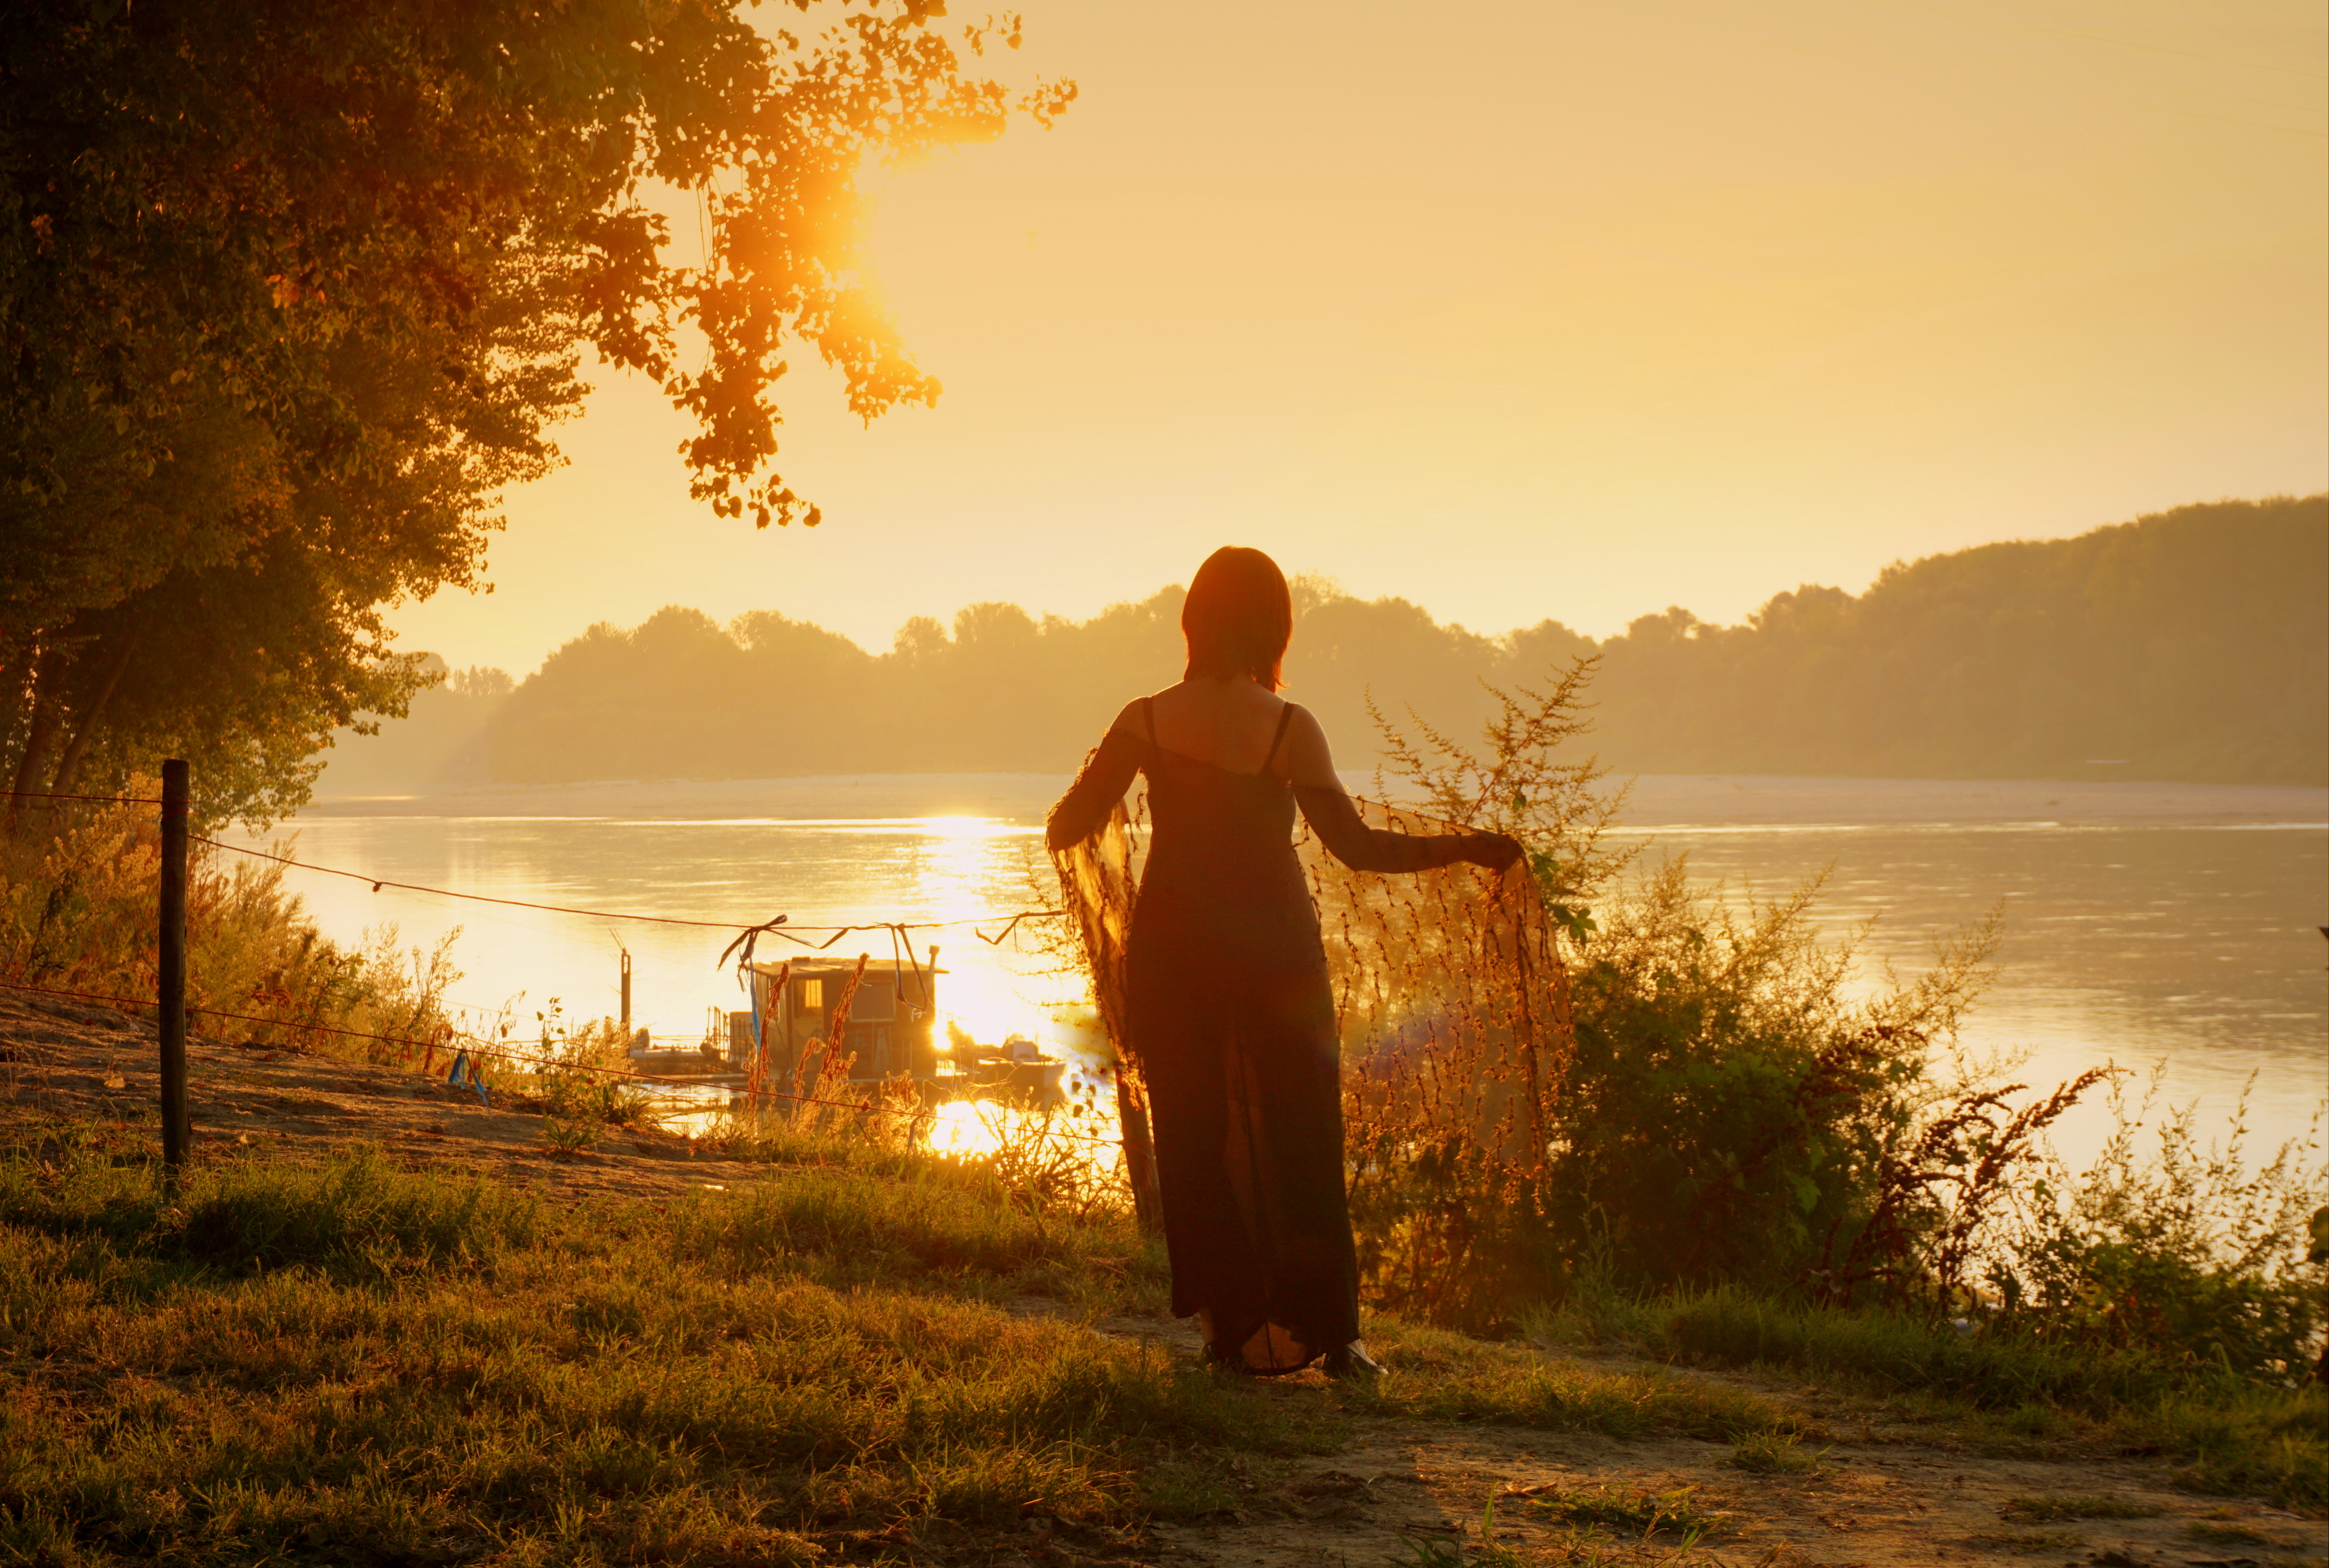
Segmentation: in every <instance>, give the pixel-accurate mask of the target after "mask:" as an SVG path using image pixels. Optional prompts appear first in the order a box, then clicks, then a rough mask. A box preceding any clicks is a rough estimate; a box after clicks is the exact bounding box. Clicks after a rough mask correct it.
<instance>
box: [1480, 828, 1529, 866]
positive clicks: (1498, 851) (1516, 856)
mask: <svg viewBox="0 0 2329 1568" xmlns="http://www.w3.org/2000/svg"><path fill="white" fill-rule="evenodd" d="M1527 855H1528V851H1527V850H1523V849H1522V848H1521V841H1520V840H1518V839H1515V838H1513V836H1512V835H1511V834H1509V833H1475V834H1473V835H1472V842H1471V844H1470V845H1469V846H1468V847H1467V849H1466V854H1465V856H1464V858H1465V859H1467V860H1469V861H1471V862H1472V864H1474V865H1475V866H1485V867H1486V868H1487V869H1489V870H1491V871H1504V870H1508V869H1511V868H1513V867H1514V866H1517V865H1519V864H1520V863H1521V861H1522V860H1523V859H1526V858H1527Z"/></svg>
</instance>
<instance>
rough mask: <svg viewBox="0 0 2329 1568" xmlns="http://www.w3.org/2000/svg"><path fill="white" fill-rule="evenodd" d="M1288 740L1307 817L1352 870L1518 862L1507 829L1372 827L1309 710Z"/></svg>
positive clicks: (1494, 867)
mask: <svg viewBox="0 0 2329 1568" xmlns="http://www.w3.org/2000/svg"><path fill="white" fill-rule="evenodd" d="M1286 739H1287V746H1286V763H1285V768H1284V772H1285V775H1286V779H1287V783H1289V784H1292V785H1293V786H1294V798H1295V800H1296V801H1297V802H1298V803H1300V804H1301V807H1302V817H1303V820H1304V821H1305V822H1308V823H1309V824H1310V831H1313V832H1315V833H1316V834H1317V835H1318V841H1319V842H1320V843H1322V844H1324V845H1325V846H1326V849H1327V851H1328V852H1329V853H1330V854H1332V855H1333V856H1334V859H1337V860H1340V861H1342V862H1343V864H1344V865H1345V866H1348V867H1350V868H1351V869H1353V870H1354V871H1386V872H1390V873H1391V874H1393V875H1398V874H1400V873H1402V872H1410V871H1429V870H1430V869H1433V868H1435V867H1438V866H1452V865H1455V864H1457V863H1458V862H1459V861H1467V860H1468V861H1470V862H1471V863H1472V864H1473V865H1476V866H1485V867H1486V868H1487V869H1489V870H1491V871H1502V870H1504V869H1505V868H1506V867H1508V866H1512V865H1514V864H1516V863H1517V862H1518V861H1519V860H1520V859H1521V857H1522V853H1523V851H1522V850H1521V845H1520V841H1519V840H1517V839H1512V838H1508V837H1506V836H1505V835H1504V834H1503V833H1395V832H1392V831H1390V830H1389V829H1387V828H1370V827H1368V826H1367V825H1366V824H1365V823H1364V822H1361V821H1360V820H1359V808H1358V805H1357V803H1354V802H1353V800H1352V799H1351V797H1350V795H1349V794H1348V793H1346V792H1345V791H1344V788H1343V781H1342V779H1341V778H1340V777H1339V776H1338V775H1336V774H1335V772H1334V751H1333V749H1332V748H1331V747H1330V746H1327V744H1326V732H1325V730H1324V729H1322V728H1319V725H1318V721H1317V719H1315V718H1313V717H1312V716H1311V714H1310V710H1309V709H1306V708H1297V709H1295V710H1294V715H1293V718H1292V719H1291V721H1290V722H1289V723H1288V724H1287V736H1286Z"/></svg>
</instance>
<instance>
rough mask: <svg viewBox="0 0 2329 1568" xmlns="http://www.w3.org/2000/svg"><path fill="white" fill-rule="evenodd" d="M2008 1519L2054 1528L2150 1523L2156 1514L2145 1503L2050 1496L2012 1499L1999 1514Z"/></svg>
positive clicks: (2155, 1509)
mask: <svg viewBox="0 0 2329 1568" xmlns="http://www.w3.org/2000/svg"><path fill="white" fill-rule="evenodd" d="M1998 1511H1999V1512H2000V1513H2002V1514H2004V1516H2006V1517H2007V1518H2009V1519H2019V1520H2022V1521H2023V1522H2025V1523H2029V1524H2033V1525H2045V1524H2054V1523H2057V1522H2060V1521H2062V1520H2067V1519H2151V1518H2156V1517H2157V1516H2158V1515H2159V1510H2158V1509H2157V1508H2155V1507H2152V1506H2151V1505H2150V1504H2148V1503H2133V1502H2129V1501H2127V1500H2126V1498H2094V1497H2072V1496H2059V1495H2053V1494H2049V1495H2047V1496H2044V1497H2036V1498H2008V1499H2007V1500H2006V1502H2005V1505H2004V1507H2001V1508H2000V1509H1999V1510H1998Z"/></svg>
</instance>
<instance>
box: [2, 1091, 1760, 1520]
mask: <svg viewBox="0 0 2329 1568" xmlns="http://www.w3.org/2000/svg"><path fill="white" fill-rule="evenodd" d="M42 1148H43V1153H42V1157H41V1158H40V1159H37V1160H34V1159H26V1158H17V1159H14V1160H0V1562H12V1561H27V1562H35V1563H57V1564H72V1565H81V1564H98V1563H127V1562H133V1561H135V1562H151V1561H167V1562H172V1563H187V1564H198V1565H200V1564H212V1563H217V1564H225V1563H250V1562H257V1561H268V1560H280V1561H300V1562H323V1561H335V1560H349V1561H371V1562H378V1561H394V1562H400V1563H416V1564H419V1563H452V1562H456V1561H458V1562H487V1563H495V1564H528V1563H551V1562H561V1563H564V1562H603V1563H614V1562H632V1561H640V1562H646V1561H674V1562H676V1561H688V1562H693V1563H747V1562H750V1563H761V1562H772V1563H810V1562H813V1561H830V1560H832V1559H834V1558H835V1557H845V1558H851V1559H862V1558H868V1557H882V1556H891V1557H898V1556H906V1555H912V1554H916V1553H917V1552H919V1551H921V1550H922V1549H923V1548H922V1546H919V1545H917V1543H922V1544H924V1545H928V1544H929V1543H930V1542H933V1541H937V1540H938V1539H940V1538H941V1537H943V1538H944V1539H946V1540H947V1541H949V1542H953V1543H955V1544H956V1545H959V1540H958V1535H959V1533H960V1532H962V1531H965V1530H968V1531H971V1532H974V1533H976V1532H981V1531H984V1532H986V1533H987V1534H988V1535H990V1536H995V1538H998V1539H999V1538H1000V1534H1001V1533H1007V1532H1010V1531H1015V1530H1019V1529H1021V1528H1022V1527H1023V1524H1024V1523H1025V1521H1026V1520H1028V1519H1029V1518H1031V1517H1036V1518H1042V1519H1044V1520H1048V1521H1051V1524H1052V1526H1053V1527H1054V1528H1055V1529H1057V1530H1059V1531H1063V1532H1067V1534H1066V1535H1063V1536H1061V1545H1062V1546H1064V1547H1070V1548H1072V1549H1073V1550H1074V1551H1076V1552H1078V1553H1081V1554H1089V1555H1098V1556H1099V1557H1102V1558H1110V1557H1117V1556H1121V1555H1122V1554H1123V1553H1124V1552H1125V1551H1127V1550H1128V1549H1129V1548H1128V1547H1127V1542H1133V1541H1136V1539H1137V1538H1138V1535H1139V1532H1140V1531H1141V1530H1143V1529H1144V1528H1145V1527H1146V1522H1147V1521H1148V1520H1150V1519H1152V1518H1175V1517H1178V1518H1193V1517H1207V1516H1217V1515H1219V1514H1221V1512H1223V1511H1224V1510H1228V1509H1231V1508H1234V1507H1236V1506H1237V1499H1238V1498H1239V1497H1240V1493H1241V1490H1242V1489H1244V1488H1241V1487H1240V1483H1239V1482H1238V1480H1237V1479H1236V1477H1237V1475H1238V1474H1239V1473H1240V1470H1239V1467H1240V1465H1241V1464H1242V1462H1243V1460H1244V1458H1245V1457H1246V1456H1254V1457H1256V1458H1257V1459H1268V1458H1272V1457H1275V1458H1276V1459H1278V1460H1283V1459H1285V1458H1287V1457H1289V1456H1295V1455H1299V1454H1304V1453H1315V1452H1321V1451H1332V1450H1334V1448H1336V1447H1338V1446H1339V1445H1340V1444H1341V1443H1342V1442H1344V1441H1345V1434H1346V1432H1347V1430H1348V1422H1349V1421H1350V1419H1351V1418H1352V1417H1353V1416H1354V1415H1359V1414H1366V1413H1400V1412H1410V1413H1421V1414H1434V1415H1446V1414H1450V1413H1460V1414H1461V1416H1462V1417H1463V1418H1464V1419H1469V1420H1477V1421H1490V1422H1517V1423H1528V1424H1545V1425H1553V1426H1569V1427H1583V1428H1590V1429H1593V1430H1598V1431H1607V1432H1618V1433H1635V1432H1651V1431H1666V1430H1673V1431H1690V1432H1705V1433H1709V1434H1713V1433H1723V1434H1732V1435H1735V1434H1737V1433H1740V1432H1751V1431H1756V1430H1770V1429H1772V1428H1773V1427H1774V1425H1775V1423H1777V1422H1779V1421H1780V1420H1781V1419H1782V1418H1781V1417H1780V1416H1779V1415H1778V1413H1777V1410H1776V1408H1775V1407H1772V1406H1770V1405H1768V1404H1765V1403H1764V1402H1760V1401H1758V1400H1755V1399H1753V1398H1751V1397H1749V1396H1744V1395H1739V1394H1731V1393H1728V1392H1723V1391H1719V1390H1718V1391H1712V1392H1710V1391H1708V1390H1704V1389H1701V1388H1698V1387H1697V1386H1696V1385H1692V1384H1691V1383H1689V1382H1688V1381H1687V1380H1685V1379H1681V1378H1674V1377H1665V1376H1630V1375H1613V1374H1608V1373H1598V1372H1594V1371H1591V1370H1589V1369H1587V1368H1584V1367H1579V1366H1561V1365H1559V1364H1551V1363H1548V1362H1547V1361H1546V1360H1545V1358H1544V1357H1540V1356H1536V1355H1534V1354H1533V1353H1528V1352H1522V1351H1516V1350H1514V1349H1513V1348H1512V1347H1505V1346H1494V1345H1485V1344H1480V1343H1478V1342H1473V1341H1465V1340H1461V1339H1460V1338H1457V1337H1456V1336H1452V1335H1443V1334H1438V1333H1435V1332H1433V1331H1430V1330H1424V1329H1400V1328H1399V1327H1398V1326H1396V1325H1381V1326H1379V1329H1380V1333H1379V1336H1378V1337H1379V1338H1381V1340H1382V1342H1383V1343H1384V1346H1385V1347H1386V1348H1388V1349H1390V1350H1391V1352H1392V1354H1393V1355H1394V1357H1395V1359H1396V1360H1397V1361H1398V1362H1399V1366H1397V1368H1396V1369H1395V1370H1394V1372H1393V1373H1392V1374H1391V1376H1387V1377H1385V1378H1383V1379H1382V1380H1381V1383H1380V1385H1378V1386H1376V1387H1374V1388H1371V1389H1363V1388H1353V1389H1321V1390H1316V1391H1314V1392H1313V1393H1312V1394H1308V1395H1306V1396H1304V1397H1301V1398H1297V1399H1286V1398H1282V1397H1275V1396H1273V1395H1272V1394H1271V1393H1270V1392H1269V1391H1268V1390H1266V1389H1262V1388H1258V1387H1256V1386H1254V1385H1250V1384H1249V1383H1247V1382H1245V1381H1243V1380H1240V1379H1234V1378H1227V1377H1221V1376H1216V1375H1214V1374H1212V1373H1210V1372H1207V1371H1205V1370H1202V1369H1201V1368H1200V1367H1198V1366H1194V1365H1193V1364H1191V1363H1189V1362H1187V1361H1185V1360H1175V1359H1174V1357H1172V1356H1170V1355H1168V1354H1167V1353H1166V1352H1165V1350H1163V1349H1161V1348H1158V1347H1153V1346H1148V1345H1144V1344H1141V1343H1137V1342H1135V1341H1131V1340H1127V1339H1123V1338H1108V1337H1105V1336H1101V1335H1098V1334H1094V1333H1092V1332H1090V1331H1089V1330H1088V1329H1085V1328H1084V1327H1083V1326H1082V1325H1081V1323H1080V1321H1079V1320H1078V1319H1079V1318H1080V1317H1083V1316H1088V1315H1089V1314H1092V1313H1097V1312H1101V1311H1113V1310H1129V1309H1145V1308H1154V1307H1155V1304H1156V1303H1157V1301H1158V1300H1159V1299H1160V1297H1159V1292H1160V1291H1161V1287H1162V1282H1163V1280H1164V1270H1163V1265H1162V1262H1161V1259H1160V1258H1159V1257H1158V1255H1157V1254H1156V1252H1155V1249H1154V1248H1153V1247H1152V1246H1151V1245H1149V1244H1146V1243H1144V1242H1143V1241H1142V1240H1141V1239H1140V1238H1139V1236H1138V1235H1136V1233H1135V1231H1134V1230H1133V1229H1132V1227H1131V1225H1129V1223H1128V1222H1127V1221H1126V1220H1124V1219H1122V1218H1121V1217H1117V1218H1114V1219H1110V1218H1108V1217H1107V1216H1088V1215H1082V1214H1079V1213H1074V1212H1069V1213H1053V1212H1047V1211H1044V1210H1043V1209H1042V1208H1040V1207H1039V1208H1034V1209H1030V1208H1029V1207H1025V1206H1023V1205H1022V1204H1020V1203H1017V1202H1013V1201H1007V1200H1004V1198H1002V1197H998V1196H996V1195H995V1194H994V1193H992V1192H989V1191H987V1190H986V1189H985V1188H984V1187H983V1186H982V1180H983V1178H981V1176H980V1174H979V1173H978V1172H977V1171H976V1169H962V1168H957V1167H954V1166H951V1165H949V1164H948V1162H946V1161H939V1160H924V1161H921V1162H919V1165H915V1166H912V1167H910V1168H909V1167H896V1166H894V1161H893V1160H892V1157H891V1156H890V1155H887V1154H884V1153H882V1151H881V1150H863V1152H862V1155H858V1154H853V1153H852V1152H851V1151H850V1150H849V1148H848V1147H847V1146H846V1145H845V1144H844V1142H842V1141H834V1144H833V1145H832V1146H830V1147H828V1148H826V1149H825V1150H824V1153H823V1156H822V1158H823V1160H824V1162H823V1163H822V1164H806V1165H800V1166H795V1167H792V1168H790V1169H785V1170H783V1171H782V1172H781V1173H778V1174H777V1175H775V1176H773V1177H772V1178H771V1179H768V1180H766V1181H761V1182H756V1183H753V1184H751V1185H750V1186H744V1187H740V1188H738V1189H737V1190H735V1191H732V1192H699V1193H696V1194H694V1195H692V1196H690V1197H686V1198H684V1199H680V1200H677V1201H674V1202H673V1203H671V1204H669V1205H668V1206H667V1207H662V1208H658V1207H655V1206H652V1205H649V1204H646V1203H632V1204H624V1205H619V1206H606V1207H593V1208H588V1209H569V1208H561V1207H554V1206H549V1205H542V1204H538V1203H536V1202H534V1201H533V1200H531V1199H528V1198H525V1197H519V1196H515V1195H513V1194H511V1193H509V1192H507V1191H506V1190H504V1189H503V1188H497V1187H495V1186H494V1185H492V1184H491V1183H488V1182H484V1181H479V1180H476V1179H464V1178H450V1177H447V1176H443V1175H439V1174H433V1173H431V1172H429V1171H428V1170H425V1169H424V1170H412V1169H401V1168H399V1167H397V1166H396V1165H395V1164H393V1163H392V1162H391V1161H390V1160H388V1159H387V1158H386V1157H384V1156H382V1155H381V1154H379V1153H377V1152H375V1151H372V1150H365V1149H355V1150H349V1151H347V1152H345V1153H344V1154H343V1155H342V1156H340V1157H339V1158H336V1159H335V1160H332V1161H331V1162H329V1163H327V1164H324V1165H320V1166H318V1165H302V1164H296V1163H289V1162H269V1161H267V1160H262V1159H259V1158H257V1157H247V1158H244V1159H240V1160H235V1161H232V1162H226V1163H219V1164H213V1165H209V1166H204V1167H198V1168H197V1169H194V1170H193V1171H191V1172H189V1173H188V1175H187V1176H186V1177H185V1178H184V1180H183V1182H182V1183H181V1185H180V1187H179V1188H178V1189H177V1190H176V1191H175V1192H174V1193H168V1192H165V1190H164V1189H163V1188H161V1186H160V1184H159V1182H158V1181H157V1179H156V1175H155V1172H154V1171H153V1169H152V1168H151V1167H150V1166H148V1165H147V1164H146V1163H145V1162H144V1160H142V1158H141V1157H139V1156H138V1154H137V1138H136V1137H135V1136H134V1135H131V1134H128V1133H124V1134H123V1135H122V1136H121V1137H120V1138H119V1139H118V1140H113V1139H108V1137H106V1136H102V1135H98V1136H92V1137H90V1138H88V1139H85V1140H82V1141H79V1142H77V1143H73V1144H70V1145H68V1144H64V1143H60V1142H55V1141H49V1142H46V1143H44V1144H43V1145H42ZM795 1152H797V1153H799V1152H805V1150H801V1149H797V1150H795ZM853 1161H856V1163H853ZM875 1168H879V1169H875ZM893 1168H894V1169H897V1170H898V1171H899V1174H895V1175H884V1174H882V1173H881V1171H882V1169H893ZM1031 1295H1032V1296H1039V1297H1042V1298H1045V1299H1047V1300H1050V1301H1051V1303H1052V1307H1051V1310H1049V1311H1046V1312H1042V1313H1035V1312H1028V1311H1014V1310H1008V1307H1009V1305H1012V1304H1016V1299H1017V1298H1022V1297H1026V1296H1031ZM949 1533H952V1534H949ZM952 1549H953V1548H952V1547H951V1546H949V1547H948V1550H952Z"/></svg>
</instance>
